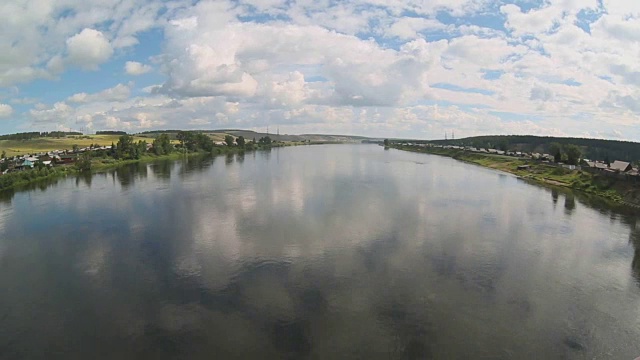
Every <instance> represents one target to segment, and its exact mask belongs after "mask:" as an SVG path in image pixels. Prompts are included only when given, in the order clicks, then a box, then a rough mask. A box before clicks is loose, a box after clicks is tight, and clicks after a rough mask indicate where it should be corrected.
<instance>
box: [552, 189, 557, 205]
mask: <svg viewBox="0 0 640 360" xmlns="http://www.w3.org/2000/svg"><path fill="white" fill-rule="evenodd" d="M551 199H552V200H553V205H556V204H557V203H558V189H551Z"/></svg>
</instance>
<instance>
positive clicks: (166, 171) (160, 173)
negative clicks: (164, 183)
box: [150, 160, 174, 180]
mask: <svg viewBox="0 0 640 360" xmlns="http://www.w3.org/2000/svg"><path fill="white" fill-rule="evenodd" d="M173 164H174V161H173V160H162V161H158V162H154V163H153V164H151V166H150V168H151V172H152V173H153V175H154V176H155V177H156V178H158V179H162V180H169V179H171V170H172V167H173Z"/></svg>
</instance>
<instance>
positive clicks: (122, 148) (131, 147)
mask: <svg viewBox="0 0 640 360" xmlns="http://www.w3.org/2000/svg"><path fill="white" fill-rule="evenodd" d="M116 157H117V158H119V159H137V158H138V154H137V148H136V146H135V144H134V143H133V137H132V136H129V135H122V136H120V138H119V139H118V144H117V145H116Z"/></svg>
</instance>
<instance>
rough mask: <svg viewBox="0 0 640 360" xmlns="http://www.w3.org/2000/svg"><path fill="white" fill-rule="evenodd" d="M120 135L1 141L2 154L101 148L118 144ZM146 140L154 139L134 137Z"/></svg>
mask: <svg viewBox="0 0 640 360" xmlns="http://www.w3.org/2000/svg"><path fill="white" fill-rule="evenodd" d="M118 138H119V136H118V135H84V136H68V137H65V138H38V139H33V140H0V153H1V152H2V151H5V152H6V154H7V156H15V155H24V154H33V153H38V152H43V151H51V150H65V149H67V150H71V149H72V148H73V145H78V146H79V147H87V146H89V145H91V144H98V145H101V146H105V145H111V143H114V144H116V143H117V142H118ZM138 140H146V141H147V142H148V143H151V142H152V141H153V139H152V138H144V137H139V136H134V141H138Z"/></svg>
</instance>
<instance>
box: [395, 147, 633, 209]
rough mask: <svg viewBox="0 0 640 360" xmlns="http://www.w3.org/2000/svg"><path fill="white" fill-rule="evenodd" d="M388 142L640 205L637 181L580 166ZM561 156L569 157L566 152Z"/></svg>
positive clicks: (414, 150) (624, 202) (535, 180)
mask: <svg viewBox="0 0 640 360" xmlns="http://www.w3.org/2000/svg"><path fill="white" fill-rule="evenodd" d="M385 145H386V146H388V147H391V148H395V149H399V150H405V151H413V152H421V153H429V154H435V155H442V156H448V157H451V158H454V159H456V160H460V161H464V162H467V163H471V164H476V165H480V166H484V167H487V168H491V169H495V170H499V171H504V172H508V173H511V174H514V175H517V176H518V177H519V178H521V179H524V180H527V181H532V182H536V183H542V184H546V185H551V186H561V187H566V188H571V189H574V190H577V191H580V192H583V193H586V194H589V195H593V196H597V197H601V198H603V199H606V200H608V201H611V202H614V203H619V204H627V205H634V206H638V205H639V204H640V186H638V184H634V183H631V182H628V181H621V180H618V179H616V178H613V177H607V176H603V175H600V174H594V173H590V172H586V171H582V170H580V169H574V170H571V169H567V168H563V167H561V166H557V165H556V164H553V163H548V162H541V161H535V160H530V159H523V158H517V157H512V156H503V155H495V154H484V153H474V152H469V151H465V150H462V149H451V148H445V147H435V146H417V145H406V144H400V143H393V142H385ZM571 149H572V150H571V151H574V148H573V147H571ZM560 156H561V157H562V158H563V159H565V160H566V154H565V153H562V154H561V155H560ZM573 156H575V154H574V155H573ZM578 157H579V156H578Z"/></svg>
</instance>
